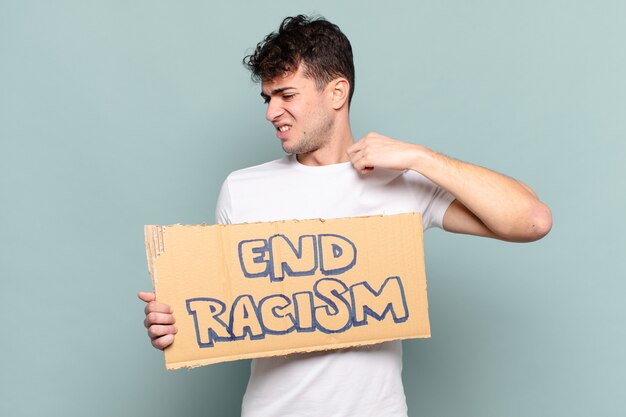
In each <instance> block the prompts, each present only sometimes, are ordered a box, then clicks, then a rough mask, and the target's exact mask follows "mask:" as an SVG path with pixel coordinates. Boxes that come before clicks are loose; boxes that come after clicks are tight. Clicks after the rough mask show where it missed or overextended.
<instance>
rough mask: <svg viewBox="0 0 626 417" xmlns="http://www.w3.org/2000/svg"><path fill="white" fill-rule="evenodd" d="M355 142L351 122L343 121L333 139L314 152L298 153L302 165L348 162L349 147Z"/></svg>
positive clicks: (297, 156)
mask: <svg viewBox="0 0 626 417" xmlns="http://www.w3.org/2000/svg"><path fill="white" fill-rule="evenodd" d="M352 144H354V137H353V136H352V130H351V129H350V123H349V122H347V123H341V126H339V129H336V130H335V132H334V134H333V136H332V137H331V139H330V140H329V141H328V143H326V144H325V145H324V146H322V147H321V148H319V149H316V150H315V151H313V152H308V153H300V154H297V155H296V158H297V159H298V162H300V163H301V164H302V165H309V166H321V165H332V164H339V163H342V162H348V161H349V160H350V158H349V157H348V153H347V151H348V148H349V147H350V146H352Z"/></svg>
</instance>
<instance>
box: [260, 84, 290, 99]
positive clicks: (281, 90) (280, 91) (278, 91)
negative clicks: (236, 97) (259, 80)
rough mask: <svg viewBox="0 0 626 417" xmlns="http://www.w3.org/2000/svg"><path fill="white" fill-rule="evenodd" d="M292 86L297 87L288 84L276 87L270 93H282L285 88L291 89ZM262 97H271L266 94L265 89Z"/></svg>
mask: <svg viewBox="0 0 626 417" xmlns="http://www.w3.org/2000/svg"><path fill="white" fill-rule="evenodd" d="M292 88H296V87H292V86H287V87H279V88H275V89H273V90H272V91H271V92H270V95H272V96H273V95H274V94H280V93H282V92H283V91H285V90H290V89H292ZM261 97H263V98H266V97H269V96H268V95H267V94H265V93H264V92H263V91H261Z"/></svg>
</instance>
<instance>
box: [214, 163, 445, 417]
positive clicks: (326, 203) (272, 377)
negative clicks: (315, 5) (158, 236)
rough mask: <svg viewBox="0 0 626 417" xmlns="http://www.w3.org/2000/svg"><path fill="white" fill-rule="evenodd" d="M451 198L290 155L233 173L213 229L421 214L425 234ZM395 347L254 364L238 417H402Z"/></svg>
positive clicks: (395, 177)
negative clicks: (309, 163)
mask: <svg viewBox="0 0 626 417" xmlns="http://www.w3.org/2000/svg"><path fill="white" fill-rule="evenodd" d="M453 200H454V197H453V196H452V195H451V194H450V193H448V192H447V191H445V190H443V189H442V188H440V187H438V186H437V185H436V184H434V183H433V182H432V181H430V180H428V179H427V178H426V177H424V176H423V175H421V174H418V173H416V172H414V171H409V170H407V171H393V170H385V169H379V168H377V169H375V170H374V171H373V172H371V173H369V174H368V175H360V174H359V173H358V172H357V171H356V170H355V169H354V168H353V167H352V164H351V163H350V162H345V163H340V164H335V165H325V166H317V167H312V166H306V165H302V164H300V163H299V162H298V161H297V159H296V158H295V156H294V155H289V156H286V157H284V158H281V159H278V160H275V161H272V162H268V163H265V164H262V165H258V166H254V167H250V168H246V169H242V170H239V171H235V172H233V173H231V174H230V175H229V176H228V178H226V180H225V181H224V184H223V185H222V190H221V192H220V196H219V199H218V202H217V207H216V210H215V213H216V214H215V215H216V222H217V223H245V222H258V221H275V220H290V219H300V220H302V219H312V218H335V217H350V216H367V215H375V214H398V213H405V212H420V213H422V219H423V226H424V230H426V229H427V228H429V227H431V226H436V227H441V223H442V220H443V215H444V213H445V211H446V209H447V208H448V206H449V205H450V203H451V202H452V201H453ZM401 373H402V345H401V343H400V342H399V341H393V342H386V343H382V344H378V345H373V346H366V347H359V348H349V349H340V350H334V351H325V352H315V353H305V354H293V355H288V356H279V357H271V358H261V359H254V360H253V361H252V367H251V374H250V380H249V381H248V387H247V390H246V393H245V395H244V399H243V404H242V410H241V415H242V416H243V417H276V416H280V417H283V416H315V417H339V416H342V417H346V416H359V417H366V416H372V417H383V416H385V417H386V416H393V417H396V416H398V417H401V416H406V415H407V406H406V398H405V396H404V389H403V386H402V378H401Z"/></svg>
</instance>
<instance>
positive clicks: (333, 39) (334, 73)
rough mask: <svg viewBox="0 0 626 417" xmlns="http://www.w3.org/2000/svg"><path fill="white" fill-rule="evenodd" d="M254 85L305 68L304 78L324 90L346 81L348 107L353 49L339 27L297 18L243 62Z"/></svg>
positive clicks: (317, 19) (288, 20)
mask: <svg viewBox="0 0 626 417" xmlns="http://www.w3.org/2000/svg"><path fill="white" fill-rule="evenodd" d="M243 64H244V65H245V66H246V68H248V69H249V70H250V71H251V72H252V79H253V80H254V81H255V82H259V81H269V80H273V79H275V78H276V77H278V76H282V75H284V74H289V73H293V72H295V71H297V70H298V67H299V66H300V65H301V64H304V68H303V69H304V75H305V76H306V77H309V78H310V79H312V80H314V81H315V85H316V87H317V88H318V90H322V89H323V88H324V87H325V86H326V85H327V84H328V83H329V82H330V81H332V80H333V79H334V78H337V77H344V78H346V79H347V80H348V82H349V83H350V94H349V98H348V104H349V103H350V102H351V101H352V94H353V93H354V62H353V58H352V46H350V41H349V40H348V38H347V37H346V35H344V34H343V33H342V32H341V30H340V29H339V27H338V26H337V25H335V24H333V23H331V22H329V21H328V20H326V19H324V18H323V17H313V18H311V17H307V16H304V15H298V16H295V17H287V18H285V19H284V20H283V22H282V23H281V25H280V28H279V29H278V32H272V33H270V34H269V35H267V36H266V37H265V39H263V40H262V41H261V42H259V43H258V44H257V46H256V49H255V50H254V53H253V54H251V55H248V56H246V57H245V58H244V59H243Z"/></svg>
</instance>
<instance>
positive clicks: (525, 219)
mask: <svg viewBox="0 0 626 417" xmlns="http://www.w3.org/2000/svg"><path fill="white" fill-rule="evenodd" d="M517 219H518V220H517V221H515V222H511V223H509V227H508V228H506V229H505V230H500V232H499V233H498V232H495V231H494V233H496V236H497V237H498V238H499V239H502V240H506V241H508V242H519V243H525V242H534V241H537V240H539V239H541V238H543V237H544V236H545V235H547V234H548V233H549V232H550V229H552V212H551V211H550V207H548V206H547V205H545V204H543V203H541V202H540V201H537V203H536V204H534V205H533V206H532V207H530V208H528V210H527V211H526V212H525V214H523V215H522V216H521V217H518V218H517Z"/></svg>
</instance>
